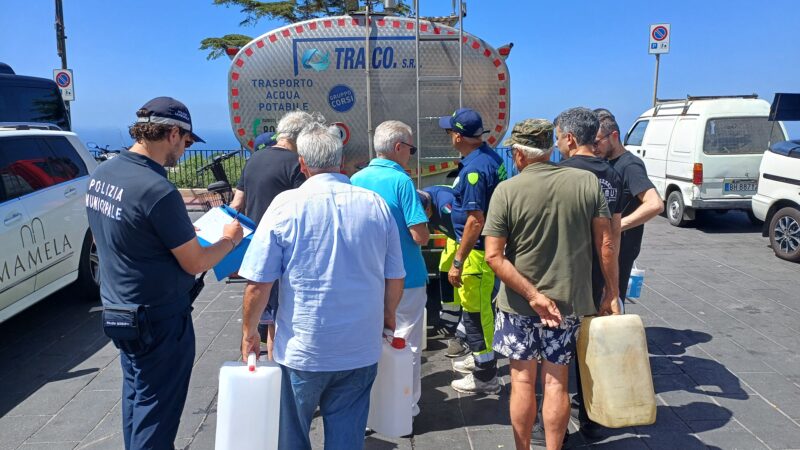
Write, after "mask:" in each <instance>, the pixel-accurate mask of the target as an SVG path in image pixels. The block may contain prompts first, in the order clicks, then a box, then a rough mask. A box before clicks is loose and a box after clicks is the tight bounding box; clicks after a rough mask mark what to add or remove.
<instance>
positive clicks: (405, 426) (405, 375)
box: [367, 337, 414, 437]
mask: <svg viewBox="0 0 800 450" xmlns="http://www.w3.org/2000/svg"><path fill="white" fill-rule="evenodd" d="M389 339H391V341H388V340H386V339H385V340H384V343H383V349H382V351H381V359H380V360H379V361H378V375H377V376H376V377H375V382H374V383H373V384H372V392H370V396H369V417H368V418H367V427H369V428H371V429H372V430H373V431H375V432H376V433H380V434H382V435H384V436H388V437H401V436H406V435H409V434H411V403H412V393H413V386H414V381H413V371H412V366H411V364H412V358H413V356H412V354H411V349H410V348H409V347H407V346H406V341H405V339H402V338H391V337H389Z"/></svg>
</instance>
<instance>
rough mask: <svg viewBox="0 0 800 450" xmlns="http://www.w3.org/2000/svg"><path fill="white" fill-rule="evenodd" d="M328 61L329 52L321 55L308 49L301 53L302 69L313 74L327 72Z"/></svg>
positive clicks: (312, 49)
mask: <svg viewBox="0 0 800 450" xmlns="http://www.w3.org/2000/svg"><path fill="white" fill-rule="evenodd" d="M329 59H330V52H325V53H322V52H321V51H319V50H317V49H315V48H310V49H308V50H306V51H305V52H303V56H302V57H301V58H300V63H301V64H302V65H303V68H304V69H311V70H313V71H315V72H324V71H326V70H328V66H330V65H331V63H330V60H329Z"/></svg>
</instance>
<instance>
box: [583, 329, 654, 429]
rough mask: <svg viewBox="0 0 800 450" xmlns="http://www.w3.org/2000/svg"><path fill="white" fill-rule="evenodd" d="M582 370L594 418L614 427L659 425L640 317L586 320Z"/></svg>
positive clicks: (585, 396)
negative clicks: (656, 422)
mask: <svg viewBox="0 0 800 450" xmlns="http://www.w3.org/2000/svg"><path fill="white" fill-rule="evenodd" d="M578 366H579V370H580V371H581V384H582V385H583V386H582V387H583V401H584V404H585V406H586V412H587V413H588V415H589V418H590V419H592V420H593V421H595V422H597V423H599V424H600V425H603V426H606V427H609V428H622V427H629V426H634V425H651V424H653V423H655V421H656V394H655V391H654V389H653V375H652V373H651V372H650V360H649V358H648V353H647V338H646V337H645V334H644V325H643V324H642V319H641V318H640V317H639V316H637V315H635V314H625V315H617V316H604V317H587V318H584V319H583V320H582V322H581V329H580V333H579V334H578Z"/></svg>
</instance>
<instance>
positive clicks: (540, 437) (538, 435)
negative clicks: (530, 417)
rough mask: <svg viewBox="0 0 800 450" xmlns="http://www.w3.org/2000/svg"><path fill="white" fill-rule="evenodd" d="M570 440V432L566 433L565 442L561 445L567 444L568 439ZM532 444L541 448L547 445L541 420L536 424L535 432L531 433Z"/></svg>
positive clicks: (534, 426)
mask: <svg viewBox="0 0 800 450" xmlns="http://www.w3.org/2000/svg"><path fill="white" fill-rule="evenodd" d="M568 438H569V430H567V432H566V433H564V440H563V441H561V444H562V445H563V444H566V443H567V439H568ZM531 444H533V445H538V446H540V447H546V446H547V443H546V442H545V440H544V425H542V421H541V420H537V421H536V424H534V425H533V431H531Z"/></svg>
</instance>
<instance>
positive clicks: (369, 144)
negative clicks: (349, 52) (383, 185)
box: [364, 2, 375, 160]
mask: <svg viewBox="0 0 800 450" xmlns="http://www.w3.org/2000/svg"><path fill="white" fill-rule="evenodd" d="M370 8H371V6H370V2H367V10H366V14H364V29H365V30H366V32H365V37H364V52H365V53H366V55H365V59H366V61H367V63H366V73H367V140H368V141H369V142H367V148H369V159H370V160H372V158H373V157H374V155H375V147H374V144H373V142H372V133H373V129H372V83H371V78H372V69H371V67H372V53H371V52H370V51H369V50H370V45H369V35H370V31H371V29H372V27H370V24H369V10H370Z"/></svg>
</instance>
